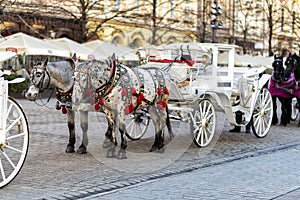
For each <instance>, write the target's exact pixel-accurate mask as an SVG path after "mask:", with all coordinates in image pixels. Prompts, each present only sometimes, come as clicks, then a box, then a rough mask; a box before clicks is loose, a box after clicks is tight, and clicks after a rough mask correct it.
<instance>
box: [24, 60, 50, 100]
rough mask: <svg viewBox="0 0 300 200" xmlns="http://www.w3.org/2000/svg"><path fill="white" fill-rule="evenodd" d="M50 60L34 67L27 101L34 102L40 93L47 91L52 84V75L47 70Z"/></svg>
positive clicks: (27, 92)
mask: <svg viewBox="0 0 300 200" xmlns="http://www.w3.org/2000/svg"><path fill="white" fill-rule="evenodd" d="M47 63H48V59H46V61H45V62H42V63H41V62H39V63H37V64H36V65H35V66H33V68H32V70H31V73H30V80H29V86H28V89H27V91H25V93H24V96H25V98H26V99H28V100H31V101H34V100H36V99H37V96H38V94H39V92H42V91H43V90H45V89H46V88H47V87H48V86H49V84H50V75H49V73H48V71H47V70H46V66H47Z"/></svg>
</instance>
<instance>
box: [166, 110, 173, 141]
mask: <svg viewBox="0 0 300 200" xmlns="http://www.w3.org/2000/svg"><path fill="white" fill-rule="evenodd" d="M166 112H167V119H166V125H167V128H168V132H169V136H170V138H171V139H172V138H174V133H173V131H172V127H171V120H170V116H169V109H168V105H167V106H166Z"/></svg>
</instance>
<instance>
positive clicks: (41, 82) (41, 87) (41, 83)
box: [30, 66, 51, 93]
mask: <svg viewBox="0 0 300 200" xmlns="http://www.w3.org/2000/svg"><path fill="white" fill-rule="evenodd" d="M37 69H42V70H43V71H42V72H38V71H37ZM32 70H35V71H36V72H34V71H33V73H31V74H32V76H31V78H30V83H32V84H33V85H34V86H35V87H37V88H38V89H39V92H40V93H41V92H43V91H44V90H45V89H46V88H48V87H49V85H50V82H51V77H50V74H49V72H48V70H47V69H46V67H45V68H42V67H38V66H35V67H33V69H32ZM36 77H39V78H40V79H39V81H38V82H36V81H35V78H36ZM46 77H48V81H47V82H46V81H45V80H47V79H46Z"/></svg>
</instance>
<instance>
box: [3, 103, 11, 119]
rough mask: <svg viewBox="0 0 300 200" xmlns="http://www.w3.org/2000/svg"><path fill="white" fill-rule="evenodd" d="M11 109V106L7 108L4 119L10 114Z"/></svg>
mask: <svg viewBox="0 0 300 200" xmlns="http://www.w3.org/2000/svg"><path fill="white" fill-rule="evenodd" d="M12 107H13V104H10V105H9V107H8V108H7V111H6V116H5V118H6V119H8V115H9V114H10V111H11V109H12Z"/></svg>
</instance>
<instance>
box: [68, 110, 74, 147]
mask: <svg viewBox="0 0 300 200" xmlns="http://www.w3.org/2000/svg"><path fill="white" fill-rule="evenodd" d="M67 117H68V129H69V143H68V145H67V148H66V153H74V152H75V150H74V149H75V142H76V138H75V123H74V118H75V113H74V111H73V110H71V109H69V110H68V112H67Z"/></svg>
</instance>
